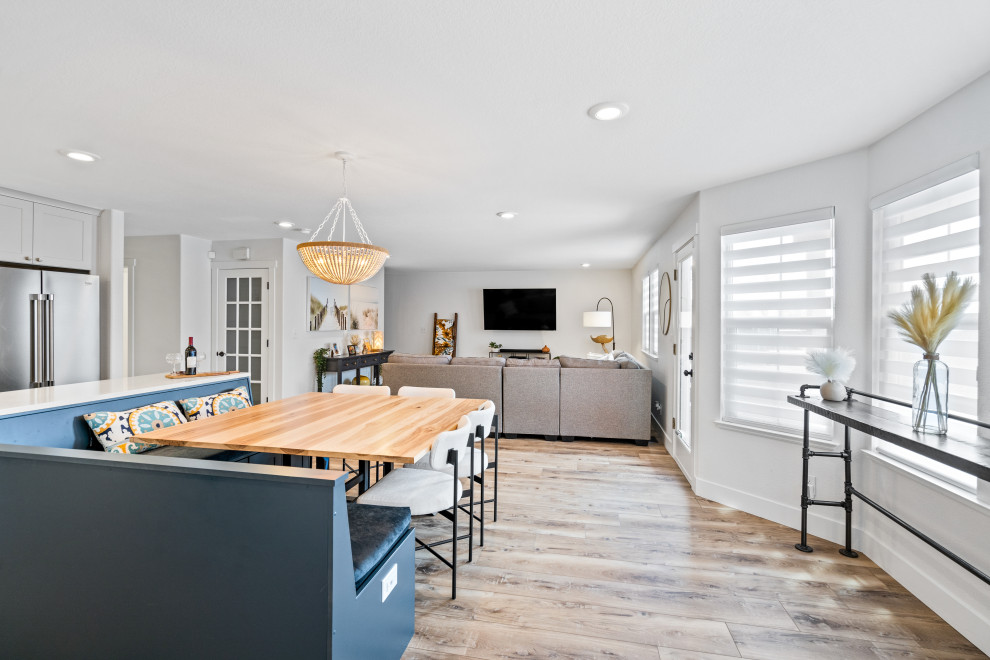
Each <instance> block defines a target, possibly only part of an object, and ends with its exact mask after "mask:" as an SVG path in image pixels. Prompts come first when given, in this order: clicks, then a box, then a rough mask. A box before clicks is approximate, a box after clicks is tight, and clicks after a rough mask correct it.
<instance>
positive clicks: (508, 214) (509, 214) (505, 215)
mask: <svg viewBox="0 0 990 660" xmlns="http://www.w3.org/2000/svg"><path fill="white" fill-rule="evenodd" d="M495 215H497V216H498V217H500V218H502V219H503V220H512V219H513V218H514V217H516V216H517V215H519V214H518V213H516V212H515V211H499V212H498V213H496V214H495Z"/></svg>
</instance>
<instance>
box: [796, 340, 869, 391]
mask: <svg viewBox="0 0 990 660" xmlns="http://www.w3.org/2000/svg"><path fill="white" fill-rule="evenodd" d="M804 366H805V368H806V369H807V370H808V371H810V372H811V373H813V374H817V375H819V376H824V377H825V378H826V379H827V380H830V381H833V382H837V383H843V384H844V383H845V382H846V381H848V380H849V377H850V376H852V372H853V369H855V368H856V358H854V357H853V356H852V351H850V350H849V349H848V348H821V349H815V350H811V351H808V356H807V357H806V358H805V360H804Z"/></svg>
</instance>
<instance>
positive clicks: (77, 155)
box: [58, 149, 100, 163]
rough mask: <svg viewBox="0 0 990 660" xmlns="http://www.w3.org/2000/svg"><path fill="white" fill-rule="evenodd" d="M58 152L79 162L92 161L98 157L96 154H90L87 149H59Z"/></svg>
mask: <svg viewBox="0 0 990 660" xmlns="http://www.w3.org/2000/svg"><path fill="white" fill-rule="evenodd" d="M58 152H59V153H60V154H62V155H63V156H65V157H66V158H71V159H72V160H78V161H79V162H81V163H92V162H95V161H98V160H99V159H100V157H99V156H98V155H97V154H91V153H89V152H88V151H79V150H78V149H59V150H58Z"/></svg>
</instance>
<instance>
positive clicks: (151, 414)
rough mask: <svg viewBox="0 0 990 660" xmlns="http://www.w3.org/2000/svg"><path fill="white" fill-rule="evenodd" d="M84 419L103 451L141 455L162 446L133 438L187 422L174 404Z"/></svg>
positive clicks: (160, 403)
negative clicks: (133, 438)
mask: <svg viewBox="0 0 990 660" xmlns="http://www.w3.org/2000/svg"><path fill="white" fill-rule="evenodd" d="M83 420H84V421H85V422H86V423H87V424H88V425H89V428H90V429H91V430H92V431H93V435H94V436H95V437H96V439H97V440H99V441H100V444H101V445H103V449H105V450H106V451H107V452H110V453H112V454H140V453H141V452H143V451H147V450H149V449H155V448H157V447H160V446H161V445H157V444H154V443H149V442H136V441H133V440H131V438H132V437H133V436H135V435H137V434H139V433H148V432H149V431H154V430H155V429H163V428H166V427H169V426H175V425H176V424H181V423H182V422H183V421H185V420H184V419H183V417H182V413H181V412H179V408H178V406H176V405H175V404H174V403H173V402H171V401H160V402H158V403H153V404H151V405H150V406H141V407H140V408H134V409H132V410H124V411H121V412H107V411H103V412H95V413H89V414H88V415H83Z"/></svg>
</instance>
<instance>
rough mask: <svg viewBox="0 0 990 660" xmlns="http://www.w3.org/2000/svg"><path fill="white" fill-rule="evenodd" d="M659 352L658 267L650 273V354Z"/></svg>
mask: <svg viewBox="0 0 990 660" xmlns="http://www.w3.org/2000/svg"><path fill="white" fill-rule="evenodd" d="M659 352H660V269H659V268H656V269H654V270H653V272H651V273H650V354H651V355H656V354H657V353H659Z"/></svg>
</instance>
